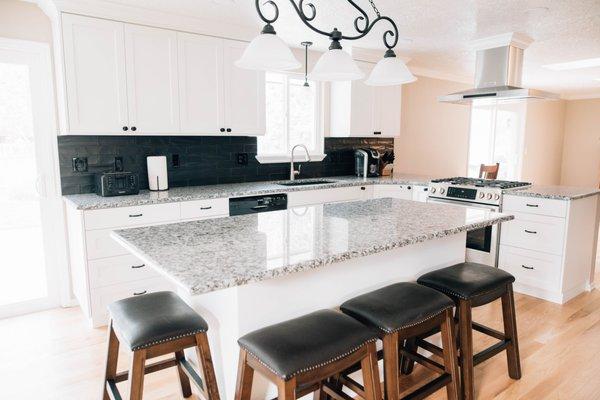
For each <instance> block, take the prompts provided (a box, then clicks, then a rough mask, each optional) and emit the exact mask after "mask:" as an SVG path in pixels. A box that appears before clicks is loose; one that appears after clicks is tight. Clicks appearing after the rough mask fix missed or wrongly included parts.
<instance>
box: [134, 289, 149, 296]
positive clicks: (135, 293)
mask: <svg viewBox="0 0 600 400" xmlns="http://www.w3.org/2000/svg"><path fill="white" fill-rule="evenodd" d="M146 293H148V291H147V290H144V291H143V292H134V293H133V295H134V296H141V295H143V294H146Z"/></svg>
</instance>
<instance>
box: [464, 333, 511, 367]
mask: <svg viewBox="0 0 600 400" xmlns="http://www.w3.org/2000/svg"><path fill="white" fill-rule="evenodd" d="M510 342H511V341H510V339H506V340H502V341H500V342H498V343H496V344H495V345H493V346H490V347H488V348H487V349H485V350H482V351H480V352H479V353H477V354H475V355H474V356H473V365H478V364H481V363H482V362H484V361H485V360H487V359H488V358H492V357H494V356H495V355H496V354H498V353H501V352H503V351H504V350H506V348H507V347H508V345H509V344H510Z"/></svg>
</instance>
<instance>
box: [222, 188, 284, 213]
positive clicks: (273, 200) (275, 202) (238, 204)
mask: <svg viewBox="0 0 600 400" xmlns="http://www.w3.org/2000/svg"><path fill="white" fill-rule="evenodd" d="M286 209H287V195H286V194H285V193H277V194H271V195H264V196H249V197H233V198H231V199H229V215H231V216H233V215H245V214H256V213H261V212H267V211H277V210H286Z"/></svg>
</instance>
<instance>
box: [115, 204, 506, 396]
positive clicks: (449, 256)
mask: <svg viewBox="0 0 600 400" xmlns="http://www.w3.org/2000/svg"><path fill="white" fill-rule="evenodd" d="M512 218H513V217H512V216H511V215H506V214H499V213H494V212H490V211H485V210H478V209H467V208H460V207H454V206H448V205H441V204H427V203H419V202H413V201H406V200H399V199H391V198H385V199H377V200H367V201H359V202H348V203H336V204H321V205H314V206H306V207H296V208H290V209H288V210H284V211H274V212H270V213H262V214H253V215H243V216H236V217H227V218H218V219H213V220H203V221H190V222H182V223H177V224H167V225H158V226H150V227H141V228H132V229H125V230H117V231H114V232H113V233H112V234H111V235H112V237H113V238H114V239H115V240H116V241H117V242H119V243H120V244H121V245H123V246H124V247H125V248H126V249H128V250H129V251H130V252H132V253H133V254H134V255H135V256H137V257H138V258H140V259H141V260H142V261H143V262H144V263H146V264H147V265H149V266H151V267H153V268H155V269H156V270H157V271H159V272H160V273H161V274H163V275H164V276H166V277H167V278H168V279H170V280H171V281H172V282H173V283H175V285H176V287H178V293H179V295H180V296H181V297H182V298H183V299H184V300H185V301H187V302H188V303H189V304H190V305H191V306H192V307H193V308H194V309H195V310H197V311H198V312H199V313H200V314H201V315H202V316H203V317H204V318H205V319H206V320H207V321H208V323H209V326H210V329H209V332H208V335H209V340H210V343H211V346H212V353H213V360H214V363H215V369H216V374H217V380H218V383H219V388H220V390H221V396H222V398H224V399H233V397H234V390H235V380H236V366H237V354H238V346H237V339H238V338H239V337H240V336H242V335H243V334H245V333H247V332H249V331H252V330H255V329H257V328H261V327H264V326H266V325H269V324H273V323H276V322H280V321H283V320H286V319H289V318H293V317H297V316H299V315H302V314H305V313H308V312H311V311H314V310H317V309H321V308H332V307H336V306H337V305H339V304H340V303H341V302H343V301H344V300H347V299H349V298H351V297H353V296H356V295H358V294H361V293H364V292H367V291H369V290H374V289H376V288H379V287H382V286H384V285H387V284H390V283H393V282H398V281H412V280H414V279H415V278H416V277H418V276H419V275H421V274H422V273H425V272H427V271H430V270H433V269H436V268H442V267H446V266H448V265H451V264H454V263H458V262H462V261H464V257H465V236H466V232H467V231H469V230H473V229H477V228H481V227H484V226H489V225H492V224H498V223H501V222H504V221H509V220H511V219H512ZM270 394H272V393H270V392H269V388H268V386H267V385H266V384H258V383H257V386H256V389H255V390H254V392H253V398H261V399H262V398H266V397H267V396H268V395H270Z"/></svg>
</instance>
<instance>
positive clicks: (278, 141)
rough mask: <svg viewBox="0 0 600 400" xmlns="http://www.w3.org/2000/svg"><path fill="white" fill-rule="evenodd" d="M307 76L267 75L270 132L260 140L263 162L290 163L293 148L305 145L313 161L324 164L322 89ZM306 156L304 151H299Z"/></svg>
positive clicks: (259, 146)
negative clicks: (305, 77)
mask: <svg viewBox="0 0 600 400" xmlns="http://www.w3.org/2000/svg"><path fill="white" fill-rule="evenodd" d="M309 84H310V86H309V87H305V86H304V77H303V76H301V75H296V74H292V75H288V74H281V73H269V72H268V73H267V74H266V84H265V85H266V87H265V97H266V123H267V131H266V133H265V135H264V136H261V137H259V138H258V156H257V159H258V160H259V161H260V162H282V161H289V157H290V152H291V150H292V147H294V146H295V145H297V144H303V145H305V146H306V147H307V148H308V151H309V152H310V154H311V159H312V160H313V161H321V160H322V159H323V158H324V157H325V155H324V154H323V135H322V132H321V128H320V115H321V112H320V93H321V91H320V86H319V84H318V83H316V82H311V81H309ZM297 154H299V157H303V152H298V153H297Z"/></svg>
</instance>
